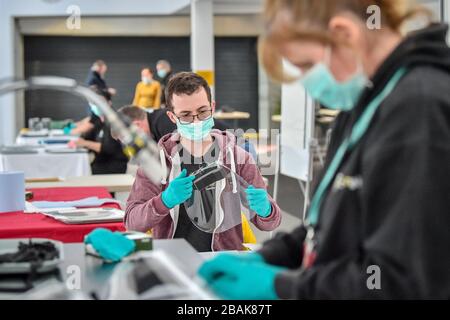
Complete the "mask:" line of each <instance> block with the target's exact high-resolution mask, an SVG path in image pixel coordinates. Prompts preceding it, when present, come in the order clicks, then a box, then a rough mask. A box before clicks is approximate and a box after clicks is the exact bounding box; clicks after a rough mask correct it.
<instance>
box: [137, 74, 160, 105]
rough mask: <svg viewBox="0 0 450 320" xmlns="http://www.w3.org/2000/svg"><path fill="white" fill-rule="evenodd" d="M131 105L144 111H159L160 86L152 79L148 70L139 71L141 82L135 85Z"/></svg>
mask: <svg viewBox="0 0 450 320" xmlns="http://www.w3.org/2000/svg"><path fill="white" fill-rule="evenodd" d="M133 105H135V106H138V107H141V108H145V109H159V108H160V106H161V85H160V83H159V82H158V81H156V80H154V79H153V72H152V70H151V69H150V68H144V69H142V71H141V81H140V82H139V83H138V84H137V85H136V92H135V94H134V99H133Z"/></svg>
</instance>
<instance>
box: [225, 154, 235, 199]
mask: <svg viewBox="0 0 450 320" xmlns="http://www.w3.org/2000/svg"><path fill="white" fill-rule="evenodd" d="M227 150H228V152H229V155H230V158H231V160H230V161H231V171H232V173H231V181H232V183H233V193H237V182H236V176H235V174H237V173H236V163H235V161H234V153H233V150H232V149H231V146H228V147H227Z"/></svg>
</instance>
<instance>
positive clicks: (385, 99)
mask: <svg viewBox="0 0 450 320" xmlns="http://www.w3.org/2000/svg"><path fill="white" fill-rule="evenodd" d="M371 5H376V6H378V7H379V10H380V12H381V21H380V22H381V23H382V25H381V28H372V29H371V28H368V22H367V18H368V16H367V15H366V14H365V13H366V10H367V8H368V7H369V6H371ZM420 12H424V10H423V9H420V8H419V7H414V6H413V4H412V3H410V2H409V1H403V0H395V1H391V0H358V1H353V0H333V1H307V0H296V1H291V0H266V9H265V22H266V27H267V30H266V34H265V35H264V36H263V38H262V42H261V47H260V48H261V55H262V57H261V58H262V62H263V64H264V65H265V67H266V69H267V70H268V71H269V74H270V75H271V76H272V77H274V78H276V79H278V80H282V81H284V80H286V78H287V77H286V76H285V75H284V72H283V68H282V64H281V62H282V58H284V59H287V60H288V61H289V62H290V63H291V64H293V65H295V66H297V67H298V68H299V69H301V71H302V76H301V78H300V81H301V83H302V84H303V85H304V87H305V89H306V91H307V92H308V93H309V94H310V95H311V96H312V97H313V98H315V99H316V100H318V101H319V102H321V103H322V104H323V105H325V106H327V107H329V108H333V109H340V110H342V111H343V112H341V113H340V114H339V116H338V118H337V120H336V125H335V127H334V131H333V136H332V139H331V142H330V147H329V151H328V155H327V161H326V166H325V170H324V172H323V174H322V175H321V177H319V178H320V179H319V183H318V185H317V187H316V188H315V191H314V195H313V197H312V200H311V204H310V208H309V211H308V215H307V219H306V221H305V222H304V224H303V225H301V226H300V227H298V228H297V229H295V231H293V232H292V233H283V234H278V235H277V236H276V237H275V238H274V239H272V240H270V241H268V242H267V243H266V244H265V245H264V246H263V248H262V249H261V250H260V251H259V252H258V253H252V254H249V255H240V256H237V255H221V256H219V257H217V258H216V259H213V260H212V261H209V262H207V263H206V264H204V265H203V266H202V267H201V268H200V271H199V273H200V275H201V276H202V277H203V278H204V279H206V281H207V282H208V283H209V284H210V286H211V288H212V289H213V290H214V291H215V292H216V293H217V294H218V295H220V296H222V297H224V298H231V299H278V298H282V299H314V300H315V299H445V300H447V299H448V298H449V297H450V272H449V270H450V255H449V252H450V233H449V226H450V214H449V199H450V165H449V164H450V144H449V141H450V94H449V89H448V84H449V83H450V48H449V47H448V44H447V42H446V39H447V32H448V26H447V25H444V24H430V25H429V26H427V27H425V28H424V29H422V30H418V31H415V32H413V33H411V34H409V35H404V34H403V32H402V26H403V25H404V23H405V22H408V19H409V18H411V17H414V16H415V15H416V14H417V13H420ZM248 288H252V290H248Z"/></svg>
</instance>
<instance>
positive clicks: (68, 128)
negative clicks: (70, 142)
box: [63, 122, 75, 135]
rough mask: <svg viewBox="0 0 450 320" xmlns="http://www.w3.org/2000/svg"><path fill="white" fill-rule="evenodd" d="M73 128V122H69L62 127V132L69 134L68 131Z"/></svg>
mask: <svg viewBox="0 0 450 320" xmlns="http://www.w3.org/2000/svg"><path fill="white" fill-rule="evenodd" d="M74 128H75V124H73V123H72V122H70V123H68V124H67V125H66V126H65V127H64V128H63V132H64V134H65V135H69V134H70V131H72V129H74Z"/></svg>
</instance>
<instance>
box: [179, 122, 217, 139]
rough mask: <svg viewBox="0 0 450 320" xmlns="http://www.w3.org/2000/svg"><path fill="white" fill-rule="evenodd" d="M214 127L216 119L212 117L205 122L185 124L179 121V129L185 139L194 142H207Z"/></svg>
mask: <svg viewBox="0 0 450 320" xmlns="http://www.w3.org/2000/svg"><path fill="white" fill-rule="evenodd" d="M213 127H214V118H213V117H210V118H209V119H206V120H204V121H199V122H192V123H188V124H183V123H181V122H180V120H178V119H177V129H178V132H179V133H180V135H181V136H182V137H183V138H186V139H188V140H192V141H202V140H205V139H206V138H207V137H208V135H209V134H210V132H211V130H212V128H213Z"/></svg>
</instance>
